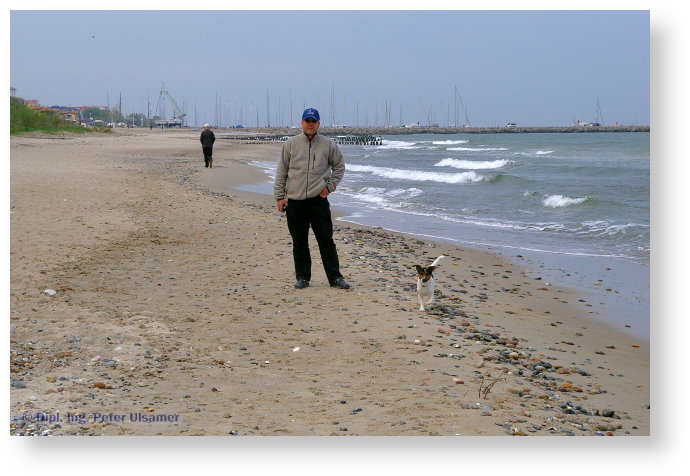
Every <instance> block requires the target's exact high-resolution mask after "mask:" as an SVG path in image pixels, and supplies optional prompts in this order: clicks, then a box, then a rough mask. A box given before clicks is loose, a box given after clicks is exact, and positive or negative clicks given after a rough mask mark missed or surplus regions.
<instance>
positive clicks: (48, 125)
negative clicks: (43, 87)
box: [10, 97, 87, 134]
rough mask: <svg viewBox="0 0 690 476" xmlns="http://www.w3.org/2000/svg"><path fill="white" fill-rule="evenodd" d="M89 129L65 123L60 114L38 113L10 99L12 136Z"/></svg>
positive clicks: (15, 99) (50, 112)
mask: <svg viewBox="0 0 690 476" xmlns="http://www.w3.org/2000/svg"><path fill="white" fill-rule="evenodd" d="M86 130H87V129H86V128H84V127H81V126H74V125H72V124H68V123H67V122H65V121H64V120H63V119H62V117H61V116H60V114H58V113H56V112H52V111H36V110H34V109H31V108H30V107H29V106H27V105H25V104H23V103H22V102H21V101H20V100H19V99H17V98H14V97H10V134H20V133H22V132H30V131H41V132H57V131H73V132H85V131H86Z"/></svg>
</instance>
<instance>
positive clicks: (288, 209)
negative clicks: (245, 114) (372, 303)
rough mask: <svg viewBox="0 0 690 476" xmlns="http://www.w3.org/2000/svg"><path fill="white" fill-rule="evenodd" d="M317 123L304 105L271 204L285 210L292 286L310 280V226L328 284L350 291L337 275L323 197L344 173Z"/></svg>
mask: <svg viewBox="0 0 690 476" xmlns="http://www.w3.org/2000/svg"><path fill="white" fill-rule="evenodd" d="M320 125H321V122H320V117H319V111H317V110H316V109H312V108H309V109H306V110H305V111H304V113H303V114H302V132H303V133H302V134H298V135H296V136H294V137H291V138H289V139H288V140H287V141H286V142H285V144H283V150H282V153H281V156H280V160H279V161H278V170H277V171H276V179H275V184H274V192H275V198H276V206H277V207H278V211H279V212H281V213H283V212H285V214H286V216H287V224H288V230H289V231H290V236H292V257H293V259H294V262H295V275H296V276H297V282H296V283H295V288H297V289H303V288H306V287H307V286H309V281H310V280H311V253H310V252H309V241H308V239H309V226H310V225H311V229H312V230H313V231H314V236H315V237H316V242H317V243H318V245H319V252H320V254H321V261H322V262H323V268H324V270H325V271H326V277H327V278H328V282H329V283H330V285H331V287H335V288H340V289H350V285H349V284H348V283H347V282H346V281H345V279H343V275H342V274H340V263H339V261H338V252H337V250H336V248H335V243H334V242H333V223H332V221H331V209H330V205H329V203H328V198H327V197H328V195H329V194H330V193H332V192H334V191H335V189H336V187H337V186H338V184H339V183H340V181H341V180H342V178H343V175H344V174H345V161H344V159H343V154H342V153H341V152H340V149H338V146H337V145H336V144H335V142H333V141H332V140H331V139H329V138H328V137H325V136H323V135H318V134H317V133H318V131H319V126H320Z"/></svg>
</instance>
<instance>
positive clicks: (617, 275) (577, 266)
mask: <svg viewBox="0 0 690 476" xmlns="http://www.w3.org/2000/svg"><path fill="white" fill-rule="evenodd" d="M254 145H258V144H254ZM267 147H269V146H267ZM276 147H278V148H279V147H280V146H276ZM278 150H279V149H276V152H275V155H276V157H277V154H279V151H278ZM244 165H246V166H248V167H251V169H252V170H248V171H247V172H245V173H244V174H242V175H244V176H245V179H244V180H245V182H246V183H240V182H239V181H238V180H237V179H236V177H237V176H233V175H232V174H228V173H225V172H226V169H220V170H219V171H217V172H218V173H217V174H212V175H210V176H206V177H204V180H205V182H204V185H206V186H209V187H211V189H212V190H213V191H215V192H220V193H230V194H232V193H238V194H241V195H243V196H245V197H246V198H247V199H248V200H250V201H255V202H259V203H262V204H263V205H266V206H269V207H270V206H271V205H273V204H274V202H273V199H272V196H273V195H272V194H273V190H272V184H271V183H270V181H267V174H266V173H265V172H262V171H261V170H262V169H261V168H259V167H256V166H254V165H252V164H250V163H248V162H247V163H244ZM348 208H349V211H348ZM331 212H332V215H333V221H334V223H346V224H349V225H351V226H357V227H364V228H373V229H384V230H387V231H389V232H392V233H398V234H402V235H405V236H409V237H412V238H416V239H420V240H425V241H432V242H434V243H443V244H449V245H451V246H457V247H459V248H469V249H472V250H477V251H483V252H488V253H492V254H497V255H500V256H502V257H504V258H505V259H506V260H508V261H509V262H510V263H512V264H515V265H518V266H525V267H526V268H527V269H528V270H529V271H528V272H529V273H530V274H532V275H540V276H542V277H543V278H544V279H545V280H547V281H550V282H555V283H558V285H559V286H561V287H566V288H569V289H572V290H573V291H576V292H578V293H579V294H580V298H579V299H578V305H579V307H580V308H581V310H582V311H583V312H584V313H587V314H589V316H590V318H592V319H595V320H597V319H598V318H599V317H601V320H602V321H603V322H605V323H608V324H609V325H611V326H612V327H615V328H616V330H618V331H622V332H624V333H626V334H629V335H632V336H634V337H637V338H641V339H644V340H646V341H649V339H650V331H651V323H650V322H649V320H650V313H649V300H648V298H647V301H646V302H647V312H646V313H645V312H644V311H640V309H639V307H640V305H643V304H644V303H642V304H641V303H640V301H639V296H638V293H637V292H635V291H633V290H631V289H628V287H629V286H627V287H626V283H625V282H623V279H625V278H624V277H623V276H627V275H633V274H637V273H640V272H643V271H640V269H638V268H640V267H642V268H644V264H641V263H633V262H629V261H626V260H622V259H616V258H613V257H603V256H582V255H573V256H570V255H568V254H564V253H557V252H546V251H538V250H529V249H524V248H519V247H510V246H508V247H502V246H500V245H496V244H481V243H458V242H456V241H457V240H453V239H450V238H445V237H441V236H429V235H424V234H421V233H415V232H410V231H405V230H396V229H393V228H389V227H386V226H381V225H374V224H370V223H361V222H358V221H357V220H356V219H355V218H354V217H352V213H353V212H354V213H356V208H354V207H348V206H343V205H340V204H338V203H337V197H336V200H333V201H332V202H331ZM511 253H517V254H513V255H511ZM566 263H567V264H566ZM619 269H623V271H618V270H619ZM602 270H604V271H602ZM621 273H622V274H621ZM593 283H594V284H593ZM604 283H605V284H604Z"/></svg>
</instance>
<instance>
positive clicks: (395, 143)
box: [376, 139, 420, 150]
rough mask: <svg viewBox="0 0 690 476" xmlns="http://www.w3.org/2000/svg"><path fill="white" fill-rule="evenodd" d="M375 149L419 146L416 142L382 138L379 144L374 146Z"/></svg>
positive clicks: (403, 148) (416, 147)
mask: <svg viewBox="0 0 690 476" xmlns="http://www.w3.org/2000/svg"><path fill="white" fill-rule="evenodd" d="M376 148H377V149H401V150H406V149H419V148H420V147H419V146H418V145H417V143H416V142H405V141H402V140H387V139H383V141H381V145H379V146H377V147H376Z"/></svg>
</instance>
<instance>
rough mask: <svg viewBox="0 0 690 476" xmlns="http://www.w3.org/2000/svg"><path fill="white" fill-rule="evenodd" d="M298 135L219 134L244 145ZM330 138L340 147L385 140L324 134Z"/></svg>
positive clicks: (284, 139)
mask: <svg viewBox="0 0 690 476" xmlns="http://www.w3.org/2000/svg"><path fill="white" fill-rule="evenodd" d="M294 135H296V134H295V133H294V132H293V133H292V134H291V135H287V134H266V133H254V134H232V133H230V134H223V133H221V132H218V138H219V139H228V140H232V141H235V142H240V143H242V144H263V143H266V142H285V141H286V140H288V139H289V138H290V137H291V136H294ZM324 135H325V136H327V137H330V138H331V139H333V140H334V141H335V143H336V144H339V145H381V144H383V139H382V138H381V137H380V136H375V135H373V134H347V135H332V134H328V133H326V134H324Z"/></svg>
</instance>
